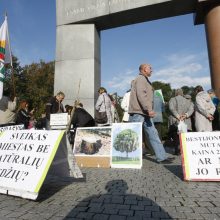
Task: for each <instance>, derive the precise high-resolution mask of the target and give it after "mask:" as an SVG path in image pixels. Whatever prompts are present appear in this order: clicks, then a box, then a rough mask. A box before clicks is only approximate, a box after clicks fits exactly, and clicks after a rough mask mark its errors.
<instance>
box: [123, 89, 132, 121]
mask: <svg viewBox="0 0 220 220" xmlns="http://www.w3.org/2000/svg"><path fill="white" fill-rule="evenodd" d="M130 93H131V90H130V89H129V90H128V91H127V92H126V93H125V95H124V97H123V99H122V102H121V107H122V109H123V110H124V115H123V118H122V121H123V122H128V121H129V114H128V107H129V100H130Z"/></svg>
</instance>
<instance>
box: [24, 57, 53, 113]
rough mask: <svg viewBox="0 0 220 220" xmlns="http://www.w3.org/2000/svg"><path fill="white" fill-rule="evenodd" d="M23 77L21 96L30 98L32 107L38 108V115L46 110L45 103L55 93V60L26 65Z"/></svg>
mask: <svg viewBox="0 0 220 220" xmlns="http://www.w3.org/2000/svg"><path fill="white" fill-rule="evenodd" d="M22 76H23V77H22V78H23V79H24V82H25V88H24V89H23V91H22V92H23V93H22V94H20V97H21V98H24V99H27V100H29V102H30V104H31V107H33V108H35V110H36V115H35V116H36V117H39V116H40V115H41V114H42V113H44V112H45V104H46V102H47V101H48V98H49V97H50V96H52V95H53V89H54V62H49V63H45V62H44V61H40V63H32V64H31V65H27V66H25V67H24V69H23V72H22ZM20 83H22V82H20Z"/></svg>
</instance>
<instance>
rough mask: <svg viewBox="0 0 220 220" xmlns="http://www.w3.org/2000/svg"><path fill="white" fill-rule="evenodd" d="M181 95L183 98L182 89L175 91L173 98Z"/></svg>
mask: <svg viewBox="0 0 220 220" xmlns="http://www.w3.org/2000/svg"><path fill="white" fill-rule="evenodd" d="M178 95H181V96H183V90H182V89H176V90H175V96H178Z"/></svg>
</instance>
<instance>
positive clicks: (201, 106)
mask: <svg viewBox="0 0 220 220" xmlns="http://www.w3.org/2000/svg"><path fill="white" fill-rule="evenodd" d="M206 105H207V103H206V97H205V96H204V95H203V96H201V95H200V96H198V95H197V96H196V107H197V109H198V111H199V112H200V113H201V114H202V115H204V116H205V117H207V116H208V115H209V114H213V113H214V111H215V106H214V104H213V103H212V101H211V100H210V105H211V109H212V111H209V110H210V109H207V108H206V107H205V106H206Z"/></svg>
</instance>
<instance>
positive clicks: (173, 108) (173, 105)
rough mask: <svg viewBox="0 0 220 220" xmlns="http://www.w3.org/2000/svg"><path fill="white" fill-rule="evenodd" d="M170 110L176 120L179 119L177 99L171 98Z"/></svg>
mask: <svg viewBox="0 0 220 220" xmlns="http://www.w3.org/2000/svg"><path fill="white" fill-rule="evenodd" d="M169 110H170V112H171V114H172V115H173V116H174V117H175V118H177V119H178V118H179V113H178V112H177V106H176V100H175V98H171V99H170V101H169Z"/></svg>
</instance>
